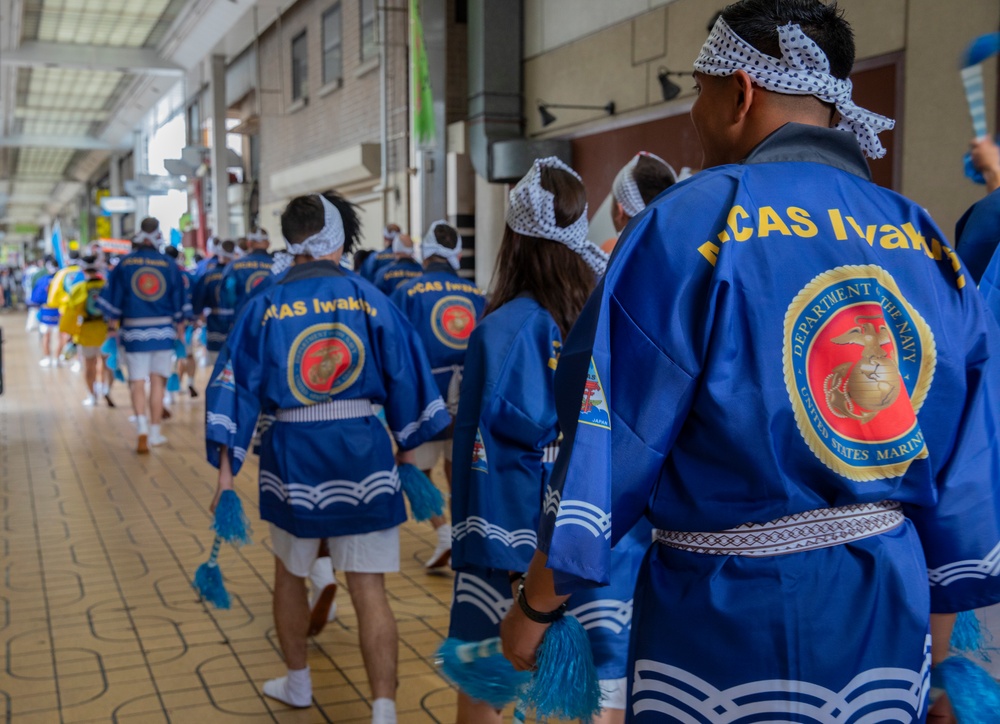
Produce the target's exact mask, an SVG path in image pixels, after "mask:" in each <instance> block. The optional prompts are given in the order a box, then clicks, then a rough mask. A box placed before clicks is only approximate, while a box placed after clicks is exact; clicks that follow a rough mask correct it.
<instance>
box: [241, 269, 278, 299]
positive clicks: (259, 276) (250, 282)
mask: <svg viewBox="0 0 1000 724" xmlns="http://www.w3.org/2000/svg"><path fill="white" fill-rule="evenodd" d="M269 276H271V271H270V270H269V269H261V270H260V271H255V272H254V273H253V274H251V275H250V276H248V277H247V283H246V285H244V287H243V290H244V291H245V292H246V293H247V294H249V293H250V292H252V291H253V290H254V289H255V288H256V287H257V285H258V284H260V283H261V282H262V281H264V280H265V279H267V278H268V277H269Z"/></svg>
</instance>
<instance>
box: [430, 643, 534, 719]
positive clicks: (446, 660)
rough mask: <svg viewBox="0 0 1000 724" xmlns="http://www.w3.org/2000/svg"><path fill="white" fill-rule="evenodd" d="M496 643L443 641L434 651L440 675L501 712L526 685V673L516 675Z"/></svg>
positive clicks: (527, 680)
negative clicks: (435, 651)
mask: <svg viewBox="0 0 1000 724" xmlns="http://www.w3.org/2000/svg"><path fill="white" fill-rule="evenodd" d="M499 646H500V639H498V638H496V639H487V640H485V641H474V642H466V641H460V640H459V639H454V638H449V639H445V641H444V643H443V644H441V648H439V649H438V651H437V657H436V662H437V665H438V666H439V667H440V668H441V672H442V673H443V674H444V675H445V676H446V677H447V678H448V679H449V680H450V681H451V682H452V683H453V684H455V686H457V687H458V688H459V689H461V690H462V691H463V692H464V693H465V694H467V695H468V696H470V697H472V698H473V699H477V700H479V701H485V702H486V703H487V704H489V705H490V706H492V707H494V708H496V709H502V708H504V707H505V706H507V704H509V703H510V702H512V701H514V699H516V698H517V696H518V694H519V692H520V690H521V689H522V688H523V687H524V686H525V685H526V684H527V683H528V682H529V681H530V679H531V674H529V673H528V672H527V671H516V670H515V669H514V667H513V666H511V663H510V662H509V661H507V659H505V658H504V657H503V654H501V653H500V648H499Z"/></svg>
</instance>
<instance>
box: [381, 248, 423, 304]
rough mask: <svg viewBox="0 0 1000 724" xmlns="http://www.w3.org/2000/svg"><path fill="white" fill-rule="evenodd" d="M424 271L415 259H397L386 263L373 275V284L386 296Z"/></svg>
mask: <svg viewBox="0 0 1000 724" xmlns="http://www.w3.org/2000/svg"><path fill="white" fill-rule="evenodd" d="M423 273H424V268H423V267H422V266H420V263H419V262H417V261H416V260H415V259H411V258H409V257H406V258H403V259H398V260H396V261H394V262H393V263H392V264H388V265H386V266H384V267H382V268H381V269H379V270H378V272H377V273H376V275H375V286H376V287H378V289H379V291H380V292H382V293H383V294H385V295H386V296H392V293H393V292H394V291H396V289H397V288H398V287H401V286H402V285H403V284H405V283H406V282H408V281H409V280H410V279H415V278H417V277H419V276H420V275H421V274H423Z"/></svg>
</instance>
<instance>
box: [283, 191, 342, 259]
mask: <svg viewBox="0 0 1000 724" xmlns="http://www.w3.org/2000/svg"><path fill="white" fill-rule="evenodd" d="M323 196H324V197H325V198H326V200H327V201H329V202H330V203H331V204H333V205H334V206H335V207H336V208H337V211H339V212H340V219H341V221H342V222H343V224H344V253H345V254H349V253H351V251H353V250H354V247H355V246H357V245H358V242H359V241H360V238H361V220H360V219H359V218H358V211H357V207H356V206H355V205H354V204H352V203H351V202H350V201H348V200H347V199H345V198H344V197H343V196H340V195H339V194H337V193H336V192H334V191H327V192H325V193H324V194H323ZM325 217H326V214H325V211H324V209H323V202H322V201H320V200H319V199H318V198H316V195H315V194H311V195H309V196H297V197H295V198H294V199H292V200H291V201H289V202H288V206H286V207H285V210H284V211H283V212H282V213H281V234H282V236H284V237H285V239H287V240H288V243H290V244H298V243H301V242H302V241H303V240H305V239H308V238H309V237H310V236H312V235H313V234H315V233H316V232H317V231H320V230H321V229H322V228H323V222H324V220H325Z"/></svg>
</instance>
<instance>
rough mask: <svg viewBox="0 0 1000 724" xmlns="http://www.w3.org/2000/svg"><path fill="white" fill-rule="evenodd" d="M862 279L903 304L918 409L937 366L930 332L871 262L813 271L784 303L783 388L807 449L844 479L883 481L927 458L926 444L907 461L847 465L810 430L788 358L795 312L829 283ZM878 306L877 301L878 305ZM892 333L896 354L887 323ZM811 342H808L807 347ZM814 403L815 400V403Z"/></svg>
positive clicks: (913, 398)
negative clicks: (915, 349)
mask: <svg viewBox="0 0 1000 724" xmlns="http://www.w3.org/2000/svg"><path fill="white" fill-rule="evenodd" d="M864 279H874V280H875V281H876V282H877V283H878V284H879V285H880V286H882V287H884V288H885V289H886V290H888V291H889V292H890V293H892V295H893V296H895V297H896V299H898V300H899V302H900V304H902V305H903V307H904V308H905V310H906V312H907V313H908V314H909V315H910V319H912V320H913V326H914V328H915V331H916V333H917V336H918V337H919V338H920V347H921V350H922V355H921V359H920V372H919V374H918V377H917V382H916V384H915V385H914V386H913V392H912V394H911V395H910V403H911V404H912V405H913V412H914V413H915V414H916V413H918V412H920V408H921V406H923V404H924V401H925V400H926V399H927V394H928V393H929V392H930V388H931V383H932V382H933V381H934V370H935V368H936V366H937V348H936V347H935V344H934V333H933V332H932V331H931V328H930V326H929V325H928V324H927V322H926V321H925V320H924V318H923V317H922V316H920V313H919V312H917V310H916V309H914V308H913V306H912V305H911V304H910V303H909V302H908V301H907V300H906V297H904V296H903V295H902V293H901V292H900V291H899V287H898V286H896V281H895V280H894V279H893V278H892V276H891V275H890V274H889V272H887V271H886V270H885V269H883V268H882V267H880V266H876V265H875V264H865V265H859V264H855V265H847V266H838V267H837V268H835V269H831V270H830V271H825V272H823V273H822V274H817V275H816V276H815V277H813V279H812V281H810V282H809V283H808V284H806V285H805V286H804V287H803V288H802V291H800V292H799V293H798V294H796V295H795V298H794V299H793V300H792V303H791V304H790V305H788V310H787V311H786V312H785V324H784V342H783V345H782V364H783V367H784V374H785V388H786V389H787V391H788V398H789V400H790V401H791V403H792V410H793V412H794V413H795V423H796V424H797V425H798V428H799V433H800V434H801V435H802V437H803V439H804V440H805V441H806V444H807V445H808V446H809V449H810V450H812V451H813V454H815V455H816V457H818V458H819V459H820V460H821V461H822V462H823V464H824V465H826V466H827V467H828V468H830V469H831V470H833V472H835V473H837V474H838V475H842V476H844V477H845V478H847V479H848V480H854V481H856V482H871V481H873V480H883V479H885V478H894V477H897V476H900V475H902V474H903V473H905V472H906V470H907V468H909V467H910V463H912V462H913V460H916V459H919V458H923V457H927V447H926V445H925V446H924V449H923V450H922V451H921V452H920V453H919V454H918V455H917V456H916V457H915V458H912V459H910V460H905V461H901V462H898V463H891V464H888V465H866V466H861V465H848V464H847V463H845V462H843V461H842V460H841V459H840V458H838V457H837V456H836V455H834V454H833V453H832V452H830V449H829V448H828V447H827V446H826V445H825V444H823V440H822V439H821V438H820V435H819V433H817V432H816V430H815V429H813V427H812V425H811V424H810V422H809V415H808V413H807V412H806V409H805V405H804V404H803V403H802V398H801V397H800V396H799V394H798V390H797V388H796V385H795V363H794V362H793V361H792V332H793V331H794V325H795V320H796V319H797V318H798V316H799V314H800V313H801V312H802V310H803V309H805V308H806V307H807V306H808V305H809V304H811V303H812V301H813V300H814V299H815V298H816V297H817V296H818V295H819V293H820V292H821V291H823V290H825V289H828V288H829V287H830V286H832V285H833V284H836V283H838V282H847V281H854V280H857V281H860V280H864ZM879 306H881V304H880V305H879ZM887 326H888V327H889V329H890V331H891V333H892V342H893V347H894V348H895V350H896V353H897V355H898V354H899V352H898V350H899V340H898V339H897V338H896V331H895V328H894V327H893V325H892V324H888V325H887ZM811 346H812V345H811V344H810V347H811ZM817 404H818V403H817Z"/></svg>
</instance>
